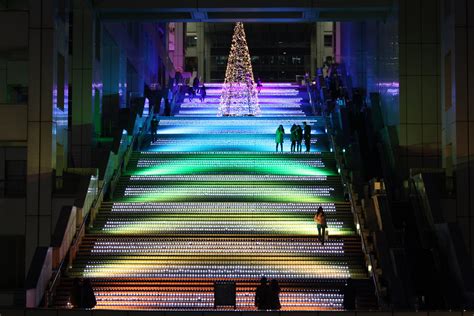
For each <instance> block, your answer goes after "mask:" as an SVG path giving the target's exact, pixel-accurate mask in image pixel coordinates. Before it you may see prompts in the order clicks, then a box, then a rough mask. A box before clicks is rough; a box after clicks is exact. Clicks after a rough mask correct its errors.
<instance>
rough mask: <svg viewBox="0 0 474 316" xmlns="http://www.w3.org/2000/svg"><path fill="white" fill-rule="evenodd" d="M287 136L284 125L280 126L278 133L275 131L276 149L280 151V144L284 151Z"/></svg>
mask: <svg viewBox="0 0 474 316" xmlns="http://www.w3.org/2000/svg"><path fill="white" fill-rule="evenodd" d="M284 137H285V129H284V128H283V125H280V126H278V128H277V130H276V133H275V143H276V151H278V145H280V147H281V151H283V139H284Z"/></svg>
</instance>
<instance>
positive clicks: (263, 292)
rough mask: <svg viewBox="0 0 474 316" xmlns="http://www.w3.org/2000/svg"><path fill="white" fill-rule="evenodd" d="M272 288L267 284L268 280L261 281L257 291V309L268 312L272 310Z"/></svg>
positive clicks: (264, 278)
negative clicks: (270, 302)
mask: <svg viewBox="0 0 474 316" xmlns="http://www.w3.org/2000/svg"><path fill="white" fill-rule="evenodd" d="M270 294H271V293H270V286H269V285H268V283H267V278H266V277H262V278H261V279H260V285H259V286H257V289H256V290H255V307H257V309H259V310H267V309H269V308H270V304H269V301H270Z"/></svg>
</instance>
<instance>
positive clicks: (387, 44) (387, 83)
mask: <svg viewBox="0 0 474 316" xmlns="http://www.w3.org/2000/svg"><path fill="white" fill-rule="evenodd" d="M341 36H342V39H341V60H342V62H344V63H345V64H346V68H347V71H348V73H349V74H350V76H351V79H352V86H353V87H354V88H363V89H365V90H366V91H367V95H369V94H370V93H371V92H379V93H380V96H381V106H382V113H383V117H384V121H385V123H386V124H388V125H398V124H399V122H400V110H399V49H398V48H399V47H398V18H397V16H396V14H394V15H392V16H391V17H390V18H389V19H387V21H367V22H344V23H341ZM369 105H370V104H369Z"/></svg>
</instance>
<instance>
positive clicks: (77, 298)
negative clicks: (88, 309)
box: [69, 278, 82, 308]
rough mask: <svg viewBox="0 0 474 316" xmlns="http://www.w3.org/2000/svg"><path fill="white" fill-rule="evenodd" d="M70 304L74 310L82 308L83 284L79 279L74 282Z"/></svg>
mask: <svg viewBox="0 0 474 316" xmlns="http://www.w3.org/2000/svg"><path fill="white" fill-rule="evenodd" d="M69 302H70V303H71V306H72V307H73V308H80V307H81V306H82V282H81V279H79V278H75V279H74V280H73V281H72V288H71V294H70V297H69Z"/></svg>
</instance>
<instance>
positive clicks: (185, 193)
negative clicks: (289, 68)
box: [123, 183, 334, 203]
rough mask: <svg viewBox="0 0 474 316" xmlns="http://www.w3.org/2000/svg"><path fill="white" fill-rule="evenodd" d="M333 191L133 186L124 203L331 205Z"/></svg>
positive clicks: (273, 186) (128, 187)
mask: <svg viewBox="0 0 474 316" xmlns="http://www.w3.org/2000/svg"><path fill="white" fill-rule="evenodd" d="M333 190H334V189H333V188H330V187H323V186H299V187H294V186H282V185H272V184H269V185H265V186H260V185H252V186H246V185H240V184H238V183H235V184H233V185H232V186H230V185H227V186H222V185H218V184H216V185H212V184H210V185H206V186H200V185H194V186H193V185H186V186H177V185H167V186H159V185H157V186H144V185H142V186H133V185H129V186H127V188H126V189H125V192H124V194H123V199H124V200H125V201H129V202H131V201H136V202H144V201H154V202H158V201H163V202H170V201H175V202H176V201H180V202H186V201H206V200H214V201H221V202H223V201H244V202H245V201H254V202H280V203H282V202H293V203H295V202H313V203H314V202H328V201H331V200H332V199H333V197H332V195H331V192H332V191H333Z"/></svg>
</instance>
